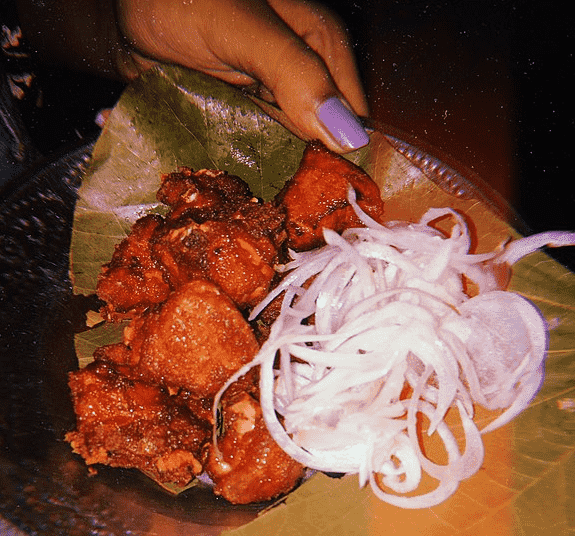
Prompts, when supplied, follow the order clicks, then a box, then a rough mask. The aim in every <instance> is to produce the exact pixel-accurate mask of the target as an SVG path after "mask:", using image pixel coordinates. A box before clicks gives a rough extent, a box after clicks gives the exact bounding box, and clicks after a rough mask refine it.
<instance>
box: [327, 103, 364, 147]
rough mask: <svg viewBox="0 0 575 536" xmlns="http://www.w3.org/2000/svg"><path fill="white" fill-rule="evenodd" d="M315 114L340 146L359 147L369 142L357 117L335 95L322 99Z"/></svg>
mask: <svg viewBox="0 0 575 536" xmlns="http://www.w3.org/2000/svg"><path fill="white" fill-rule="evenodd" d="M316 114H317V118H318V119H319V120H320V121H321V123H322V124H323V125H324V127H325V128H326V129H327V130H328V132H329V133H330V134H331V135H332V136H333V138H334V139H335V141H336V142H337V143H338V144H339V145H340V146H341V147H342V148H344V149H359V148H360V147H363V146H364V145H367V144H368V143H369V136H368V135H367V132H366V131H365V129H364V128H363V126H362V125H361V123H360V122H359V120H358V119H357V117H356V116H355V115H354V114H353V112H352V111H350V110H349V108H347V107H346V106H345V105H344V104H343V102H341V100H339V99H338V98H337V97H331V98H329V99H327V100H326V101H324V102H323V103H322V104H321V105H320V106H319V108H318V109H317V112H316Z"/></svg>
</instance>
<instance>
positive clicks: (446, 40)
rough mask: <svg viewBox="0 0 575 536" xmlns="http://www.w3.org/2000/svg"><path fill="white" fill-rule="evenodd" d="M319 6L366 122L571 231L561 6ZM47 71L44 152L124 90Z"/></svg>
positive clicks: (473, 1) (568, 34)
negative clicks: (332, 18) (347, 49)
mask: <svg viewBox="0 0 575 536" xmlns="http://www.w3.org/2000/svg"><path fill="white" fill-rule="evenodd" d="M324 3H325V4H326V5H328V6H330V7H331V8H332V9H333V10H335V11H336V12H337V13H339V15H340V16H341V18H342V19H343V20H344V21H345V23H346V25H347V26H348V28H349V31H350V33H351V35H352V40H353V43H354V46H355V49H356V53H357V57H358V62H359V66H360V70H361V73H362V77H363V80H364V82H365V88H366V91H367V94H368V97H369V101H370V105H371V109H372V116H373V117H375V118H376V119H379V120H381V121H383V122H385V123H388V124H390V125H393V126H394V127H396V128H398V129H400V130H403V131H405V132H408V133H410V134H414V135H416V136H418V137H419V138H421V139H423V140H426V141H427V142H428V143H430V144H432V145H434V146H436V147H438V148H439V149H441V150H442V151H444V152H447V153H449V154H451V155H452V156H453V157H455V158H456V159H457V160H459V161H460V162H462V163H463V164H464V165H466V166H467V167H469V168H471V169H473V170H474V171H475V172H477V173H478V174H479V175H480V176H481V177H482V178H483V179H484V180H486V181H487V182H488V183H490V184H491V185H492V186H494V187H495V188H496V189H497V190H498V191H499V192H500V193H501V194H502V195H503V196H504V197H505V198H506V199H507V200H508V201H510V202H511V203H512V205H513V206H514V207H515V208H516V209H517V210H518V211H519V213H520V215H521V216H522V217H523V218H524V220H525V221H526V223H527V224H528V225H529V226H530V227H531V229H532V230H533V231H543V230H549V229H575V209H574V208H575V184H574V183H575V180H574V179H575V174H574V165H573V160H574V159H573V156H572V152H573V150H572V145H573V141H575V128H574V114H573V98H572V97H571V94H572V93H573V89H572V77H573V40H572V37H573V29H572V28H573V21H572V16H569V15H568V14H567V13H566V11H565V4H564V3H559V2H549V1H547V2H535V1H531V0H525V1H505V0H501V1H493V0H453V1H450V2H447V1H436V2H430V1H422V0H400V1H396V0H392V1H389V0H356V1H353V0H349V1H345V2H344V1H336V0H325V1H324ZM43 76H44V82H45V93H46V95H45V103H46V104H45V106H44V109H43V111H42V114H41V116H40V118H39V119H38V120H37V121H36V124H35V128H34V132H33V134H34V135H35V136H36V138H37V142H38V144H39V145H40V146H41V148H42V149H43V150H44V151H45V152H49V151H51V150H54V149H57V148H58V147H61V146H62V144H65V143H67V142H69V141H70V140H75V139H77V138H78V137H82V136H89V135H91V134H94V132H96V131H97V129H96V128H95V127H94V125H93V118H94V116H95V114H96V112H97V111H98V110H99V109H100V108H102V107H106V106H108V107H109V106H113V104H114V103H115V102H116V100H117V98H118V97H119V95H120V92H121V89H122V85H121V84H118V83H114V82H109V81H105V80H100V79H94V78H91V77H86V76H82V75H78V74H77V73H68V72H65V71H58V72H55V71H49V72H46V73H44V74H43ZM47 131H48V132H49V134H48V135H47V134H46V132H47Z"/></svg>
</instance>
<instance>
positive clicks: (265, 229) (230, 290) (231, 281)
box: [97, 168, 286, 321]
mask: <svg viewBox="0 0 575 536" xmlns="http://www.w3.org/2000/svg"><path fill="white" fill-rule="evenodd" d="M162 181H163V182H162V187H161V188H160V191H159V193H158V198H159V199H160V200H162V201H164V202H166V203H167V204H169V206H170V207H171V211H170V212H169V213H168V214H167V216H166V217H165V218H162V217H161V216H157V215H155V216H146V217H144V218H142V219H140V220H138V221H137V222H136V223H135V225H134V226H133V229H132V231H131V232H130V234H129V235H128V236H127V237H126V238H125V239H124V240H123V241H122V242H121V243H120V244H119V245H118V246H117V247H116V249H115V251H114V254H113V256H112V260H111V261H110V263H108V264H107V265H105V266H104V267H103V270H102V273H101V275H100V277H99V279H98V286H97V293H98V296H99V297H100V298H101V299H102V300H103V301H105V302H106V306H105V307H104V313H105V316H106V318H107V319H108V320H110V321H114V320H118V319H122V318H126V317H133V316H135V315H137V314H139V313H141V312H142V311H144V310H145V309H147V308H148V307H150V306H152V305H154V304H158V303H162V302H163V301H165V299H166V298H167V295H168V294H169V292H170V291H172V290H176V289H178V288H180V287H181V286H182V285H184V284H186V283H187V282H188V281H190V280H192V279H198V278H203V279H207V280H210V281H213V282H214V283H216V285H218V286H219V287H220V288H222V289H223V290H224V291H225V292H226V293H227V294H228V295H229V296H230V298H231V299H232V300H233V301H234V302H235V303H236V304H237V305H238V307H239V308H240V309H246V308H250V307H253V306H254V305H255V304H257V303H258V302H259V301H260V300H262V299H263V298H264V297H265V295H266V294H267V293H268V291H269V290H270V287H271V284H272V280H273V278H274V276H275V272H274V269H273V265H274V264H275V263H276V262H277V261H278V259H279V255H280V251H281V246H282V244H283V242H284V240H285V238H286V233H285V231H284V228H283V223H284V219H285V214H284V211H283V209H282V208H277V207H275V206H274V205H273V204H272V203H261V202H260V201H258V200H257V199H255V198H254V197H252V196H251V193H250V191H249V188H248V186H247V184H246V183H244V182H243V181H242V180H241V179H239V178H238V177H235V176H233V175H228V174H227V173H224V172H222V171H212V170H201V171H198V172H192V171H191V170H189V169H188V168H182V169H181V170H180V172H178V173H171V174H169V175H164V176H163V178H162ZM210 181H211V182H210Z"/></svg>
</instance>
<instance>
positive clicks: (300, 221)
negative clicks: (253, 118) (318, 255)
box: [276, 142, 383, 251]
mask: <svg viewBox="0 0 575 536" xmlns="http://www.w3.org/2000/svg"><path fill="white" fill-rule="evenodd" d="M349 185H351V186H352V187H353V188H354V189H355V191H356V194H357V201H358V203H359V205H360V207H361V208H362V209H363V210H364V211H365V212H366V213H367V214H369V215H370V216H371V217H372V218H374V219H375V220H377V221H380V220H381V218H382V216H383V201H382V200H381V193H380V191H379V188H378V186H377V184H375V182H373V180H372V179H371V177H370V176H369V175H368V174H367V173H365V171H363V170H362V169H361V168H359V167H358V166H356V165H355V164H353V163H352V162H350V161H348V160H346V159H345V158H344V157H342V156H339V155H337V154H335V153H332V152H331V151H330V150H329V149H327V148H326V147H325V146H324V145H322V144H320V143H318V142H316V143H310V144H309V145H308V146H307V147H306V149H305V152H304V154H303V158H302V160H301V163H300V166H299V168H298V170H297V171H296V173H295V175H294V176H293V177H292V179H291V180H290V181H288V182H287V183H286V186H285V187H284V188H283V190H282V191H281V192H280V193H279V195H278V198H277V200H276V201H277V203H278V204H279V205H283V206H285V208H286V210H287V222H286V230H287V233H288V246H289V247H290V248H292V249H294V250H296V251H305V250H309V249H313V248H315V247H319V246H322V245H324V244H325V242H324V239H323V234H322V233H323V231H322V229H323V228H324V227H325V228H328V229H333V230H334V231H337V232H342V231H343V230H344V229H347V228H348V227H358V226H361V225H362V224H361V222H360V220H359V218H358V217H357V216H356V214H355V212H354V210H353V208H352V207H351V205H350V204H349V203H348V201H347V190H348V186H349Z"/></svg>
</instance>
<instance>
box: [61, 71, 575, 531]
mask: <svg viewBox="0 0 575 536" xmlns="http://www.w3.org/2000/svg"><path fill="white" fill-rule="evenodd" d="M303 148H304V143H303V142H302V141H301V140H299V139H297V138H296V137H295V136H293V135H292V134H291V133H289V132H288V131H287V130H285V129H284V128H283V127H282V126H281V125H280V124H279V123H276V122H275V121H273V120H272V119H270V118H269V117H267V116H266V115H265V114H264V113H262V112H261V110H260V109H259V108H258V107H257V106H256V105H255V104H254V103H253V102H252V101H251V100H250V99H248V98H246V97H245V96H244V95H243V94H242V92H241V91H239V90H237V89H234V88H232V87H230V86H227V85H226V84H223V83H221V82H218V81H216V80H213V79H211V78H209V77H205V76H203V75H199V74H197V73H192V72H188V71H184V70H181V69H177V68H174V67H161V68H159V69H157V70H155V71H152V72H150V73H149V74H147V75H145V76H144V77H142V78H141V79H140V80H138V81H137V82H135V83H134V84H133V85H132V86H130V88H129V89H128V90H127V91H126V93H125V94H124V95H123V96H122V98H121V100H120V102H119V103H118V105H117V106H116V108H115V109H114V111H113V113H112V115H111V117H110V120H109V121H108V123H107V125H106V128H105V130H104V132H103V133H102V136H101V137H100V139H99V140H98V142H97V144H96V148H95V151H94V156H93V162H92V165H91V167H90V169H89V171H88V173H87V175H86V177H85V179H84V181H83V184H82V187H81V189H80V192H79V195H80V199H79V201H78V206H77V210H76V216H75V221H74V229H73V241H72V251H71V253H72V255H71V258H72V266H71V268H72V272H73V277H74V288H75V292H76V293H83V294H91V293H93V292H94V289H95V283H96V278H97V275H98V273H99V271H100V267H101V265H102V264H104V263H105V262H107V261H109V259H110V257H111V254H112V251H113V248H114V245H115V244H116V243H118V242H119V241H120V240H121V239H122V238H123V237H124V236H125V235H126V233H127V232H128V230H129V228H130V226H131V224H132V223H133V221H134V220H135V219H136V218H137V217H139V216H141V215H143V214H145V213H148V212H151V211H159V210H162V208H161V207H160V206H158V204H157V203H156V200H155V193H156V190H157V188H158V186H159V180H160V174H161V173H167V172H170V171H174V170H175V169H177V167H178V166H181V165H185V166H189V167H192V168H194V169H200V168H218V169H225V170H227V171H228V172H230V173H233V174H237V175H239V176H240V177H242V178H243V179H244V180H246V181H247V182H248V183H249V184H250V186H251V188H252V190H253V192H254V193H255V194H256V195H258V196H260V197H262V198H264V199H269V198H271V197H273V196H274V195H275V193H276V192H277V191H278V190H279V189H280V188H281V186H282V185H283V183H284V182H285V180H287V179H288V178H289V177H290V176H291V175H292V174H293V172H294V171H295V169H296V168H297V165H298V164H299V160H300V158H301V154H302V152H303ZM351 158H353V159H354V161H356V163H359V164H360V165H362V166H363V167H364V168H365V169H366V170H367V171H368V172H369V173H370V174H371V175H372V176H373V178H374V179H375V180H376V182H377V183H378V184H379V185H380V187H381V189H382V196H383V198H384V200H385V211H386V215H387V217H388V219H407V220H416V219H418V218H419V217H420V216H421V214H423V212H424V211H425V210H426V209H427V208H429V207H432V206H435V207H442V206H450V207H452V208H455V209H457V210H459V211H460V212H462V213H463V214H465V216H466V217H467V219H468V221H469V222H470V223H471V224H472V226H473V228H474V231H475V236H476V244H475V246H476V250H477V251H485V250H491V249H493V248H494V247H496V246H497V245H498V244H500V243H501V242H502V241H504V240H505V239H507V238H508V237H509V236H513V235H515V234H516V233H515V231H514V230H513V229H512V228H511V227H509V226H508V225H507V223H506V222H504V221H502V220H501V219H499V218H498V217H497V216H496V215H495V214H494V213H493V212H492V211H491V210H490V208H489V207H488V206H486V205H485V204H484V203H483V202H482V201H480V200H479V199H473V196H471V199H461V198H457V197H453V196H452V195H450V194H448V193H446V192H445V191H443V190H442V189H441V188H438V187H437V185H436V184H434V183H433V182H432V181H430V180H429V179H428V178H427V177H426V176H425V175H424V174H423V173H422V172H421V171H420V170H419V169H417V168H416V167H414V166H413V165H412V164H411V163H410V162H408V161H407V160H406V159H405V158H404V157H403V156H402V155H401V154H399V153H397V152H396V151H394V149H393V147H392V146H391V145H390V144H389V143H387V141H386V139H385V137H384V136H382V135H380V134H379V133H375V134H374V135H372V142H371V143H370V146H369V147H368V148H367V149H365V150H363V151H360V152H358V153H356V154H354V155H352V156H351ZM472 189H473V188H472V187H471V190H472ZM511 288H512V289H513V290H515V291H517V292H520V293H522V294H523V295H525V296H526V297H528V298H529V299H531V300H532V301H533V302H534V303H535V304H536V305H537V306H538V307H539V308H540V309H541V310H542V312H543V313H544V315H545V317H546V319H547V321H548V322H549V325H550V328H551V330H550V343H549V355H548V358H547V366H546V378H545V382H544V384H543V387H542V389H541V391H540V393H539V394H538V395H537V397H536V398H535V399H534V400H533V402H532V403H531V405H530V407H529V408H528V409H527V410H526V411H525V412H524V413H523V414H522V415H520V416H519V417H518V418H517V419H516V420H515V421H514V422H513V423H511V424H509V425H507V426H505V427H503V428H501V429H499V430H497V431H495V432H493V433H491V434H487V435H486V436H485V437H484V441H485V447H486V456H485V462H484V464H483V467H482V469H481V470H480V471H479V472H478V473H477V474H476V475H474V476H473V477H471V478H470V479H468V480H466V481H464V482H463V483H462V484H461V486H460V488H459V490H458V491H457V493H456V494H455V495H454V496H453V497H451V498H450V499H449V500H447V501H446V502H445V503H443V504H441V505H439V506H437V507H434V508H430V509H425V510H417V511H408V510H400V509H398V508H395V507H393V506H390V505H387V504H385V503H382V502H381V501H379V500H378V499H377V498H375V497H374V496H373V494H372V493H371V492H370V490H369V489H359V487H358V484H357V477H356V476H347V477H344V478H342V479H339V480H337V479H335V480H334V479H330V478H328V477H326V476H324V475H321V474H317V475H315V476H314V477H313V478H312V479H310V480H309V481H308V482H306V483H305V484H304V485H302V486H301V487H300V488H299V489H297V490H296V491H295V492H293V493H292V494H290V495H289V496H288V497H287V499H286V500H285V502H284V503H282V504H280V505H279V506H276V507H275V508H273V509H271V510H269V511H266V512H265V513H264V514H263V515H262V516H260V517H259V518H258V519H257V520H255V521H254V522H252V523H250V524H248V525H246V526H244V527H242V528H239V529H236V530H234V531H229V532H227V533H226V534H229V535H230V536H232V535H234V536H247V535H253V534H258V535H259V534H273V535H276V536H280V535H283V534H285V535H288V534H289V535H290V536H304V535H310V536H311V535H313V536H318V535H322V534H346V535H358V536H359V535H361V536H363V535H365V536H367V535H374V534H387V533H389V534H393V533H398V534H403V535H410V534H417V535H422V534H436V533H437V534H439V533H442V534H457V535H469V536H471V535H475V536H481V535H486V536H487V535H491V534H498V535H514V534H517V535H522V536H530V535H539V534H553V535H554V536H555V535H563V534H564V535H567V534H573V533H574V532H575V514H574V513H573V512H575V276H574V275H573V274H572V273H570V272H569V271H567V270H566V269H564V268H563V267H561V266H560V265H558V264H557V263H556V262H555V261H553V260H551V259H550V258H549V257H547V256H546V255H544V254H542V253H541V254H535V255H532V256H530V257H527V258H526V259H523V260H522V261H521V262H520V263H518V264H517V265H516V266H515V269H514V275H513V278H512V282H511ZM99 330H102V331H99ZM103 330H104V328H102V327H98V328H96V329H94V330H92V331H89V332H86V333H89V334H90V336H91V337H92V338H91V339H90V338H88V339H83V340H82V341H81V342H79V343H78V344H77V349H78V352H79V355H80V354H90V355H91V351H93V348H94V347H95V346H96V345H101V344H106V343H109V342H115V341H116V340H118V337H119V335H118V333H117V332H116V333H114V334H108V333H104V332H103ZM84 357H86V356H84ZM87 357H88V359H89V356H87Z"/></svg>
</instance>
